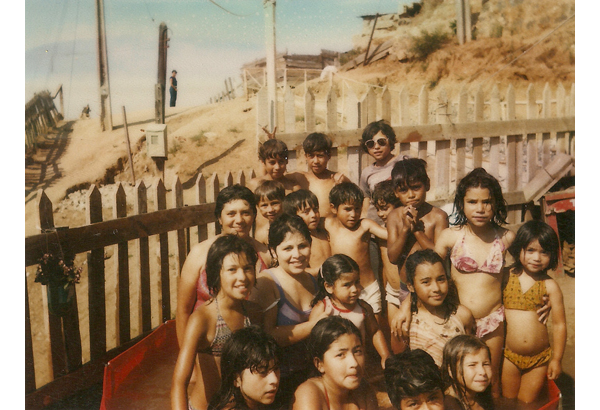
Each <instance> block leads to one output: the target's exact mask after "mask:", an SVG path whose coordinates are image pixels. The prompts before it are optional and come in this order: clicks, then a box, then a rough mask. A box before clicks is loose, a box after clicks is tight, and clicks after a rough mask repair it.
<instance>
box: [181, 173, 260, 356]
mask: <svg viewBox="0 0 600 410" xmlns="http://www.w3.org/2000/svg"><path fill="white" fill-rule="evenodd" d="M215 217H216V218H217V221H218V223H219V225H220V226H221V230H222V233H221V235H226V234H235V235H237V236H239V237H241V238H242V239H244V240H245V241H246V242H248V243H249V244H250V245H252V247H253V248H254V250H255V251H256V252H257V253H258V261H257V271H258V272H260V271H261V270H263V269H266V268H267V267H268V266H269V265H270V263H271V257H270V255H269V252H268V249H267V246H266V245H264V244H262V243H260V242H258V241H256V240H255V239H254V238H252V237H251V236H250V230H251V229H252V224H253V223H254V219H255V217H256V200H255V198H254V194H253V193H252V191H250V190H249V189H248V188H246V187H243V186H241V185H237V184H236V185H232V186H230V187H226V188H224V189H223V190H222V191H221V192H219V195H218V196H217V200H216V201H215ZM221 235H217V236H215V237H213V238H210V239H207V240H204V241H202V242H200V243H197V244H195V245H193V246H192V247H191V249H190V253H189V254H188V256H187V258H186V260H185V263H184V264H183V268H182V269H181V278H180V280H179V285H178V293H177V316H176V317H177V320H176V322H175V325H176V328H177V340H178V342H179V345H180V346H181V343H182V341H183V336H184V334H185V328H186V325H187V321H188V319H189V317H190V315H191V314H192V312H193V311H194V310H195V309H198V307H199V306H200V305H201V304H202V303H204V302H205V301H206V300H208V299H209V298H210V295H209V292H208V289H207V285H206V270H205V267H206V255H207V253H208V249H209V248H210V246H211V245H212V244H213V242H214V241H215V240H216V239H217V238H218V237H219V236H221Z"/></svg>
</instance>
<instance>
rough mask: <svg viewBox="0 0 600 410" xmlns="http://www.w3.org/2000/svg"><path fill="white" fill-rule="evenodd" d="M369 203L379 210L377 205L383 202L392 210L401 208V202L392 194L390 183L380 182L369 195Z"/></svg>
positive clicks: (392, 189)
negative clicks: (392, 207) (390, 206)
mask: <svg viewBox="0 0 600 410" xmlns="http://www.w3.org/2000/svg"><path fill="white" fill-rule="evenodd" d="M371 201H372V202H373V205H374V206H375V208H376V209H379V206H380V205H379V204H380V203H381V202H383V203H384V204H386V205H387V204H392V205H393V206H394V208H398V207H399V206H402V202H400V199H398V197H397V196H396V194H395V193H394V187H393V186H392V181H390V180H387V181H381V182H378V183H377V184H376V185H375V188H373V194H372V195H371Z"/></svg>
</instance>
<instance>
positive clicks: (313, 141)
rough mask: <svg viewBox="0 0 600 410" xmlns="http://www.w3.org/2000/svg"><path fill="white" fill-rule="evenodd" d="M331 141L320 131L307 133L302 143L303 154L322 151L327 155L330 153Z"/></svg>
mask: <svg viewBox="0 0 600 410" xmlns="http://www.w3.org/2000/svg"><path fill="white" fill-rule="evenodd" d="M332 146H333V143H332V142H331V138H329V137H328V136H327V135H325V134H323V133H321V132H313V133H312V134H308V136H307V137H306V138H305V139H304V142H303V143H302V148H303V149H304V153H305V154H312V153H313V152H319V151H322V152H324V153H325V154H327V155H331V147H332Z"/></svg>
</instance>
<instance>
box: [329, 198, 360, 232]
mask: <svg viewBox="0 0 600 410" xmlns="http://www.w3.org/2000/svg"><path fill="white" fill-rule="evenodd" d="M331 212H332V213H333V214H334V215H335V216H336V217H337V219H338V220H339V221H340V222H341V223H342V225H344V226H345V227H346V228H348V229H353V228H354V227H355V226H357V225H358V224H359V223H360V214H361V212H362V204H358V203H356V204H352V203H346V204H341V205H340V206H338V207H337V208H336V207H335V206H334V205H333V204H332V205H331Z"/></svg>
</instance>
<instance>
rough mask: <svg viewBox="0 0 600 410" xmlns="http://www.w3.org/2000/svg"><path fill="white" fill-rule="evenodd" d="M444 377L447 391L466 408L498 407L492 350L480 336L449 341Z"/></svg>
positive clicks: (443, 367)
mask: <svg viewBox="0 0 600 410" xmlns="http://www.w3.org/2000/svg"><path fill="white" fill-rule="evenodd" d="M442 378H443V379H444V384H445V385H446V389H447V390H446V394H447V395H449V396H452V397H454V398H455V399H457V400H458V402H459V403H460V406H461V409H462V410H490V409H493V408H494V403H493V399H492V392H491V387H490V385H491V381H492V364H491V360H490V349H489V347H488V346H487V345H486V344H485V342H483V341H482V340H481V339H479V338H477V337H476V336H473V335H458V336H455V337H454V338H452V339H450V340H449V341H448V343H446V346H444V361H443V363H442Z"/></svg>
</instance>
